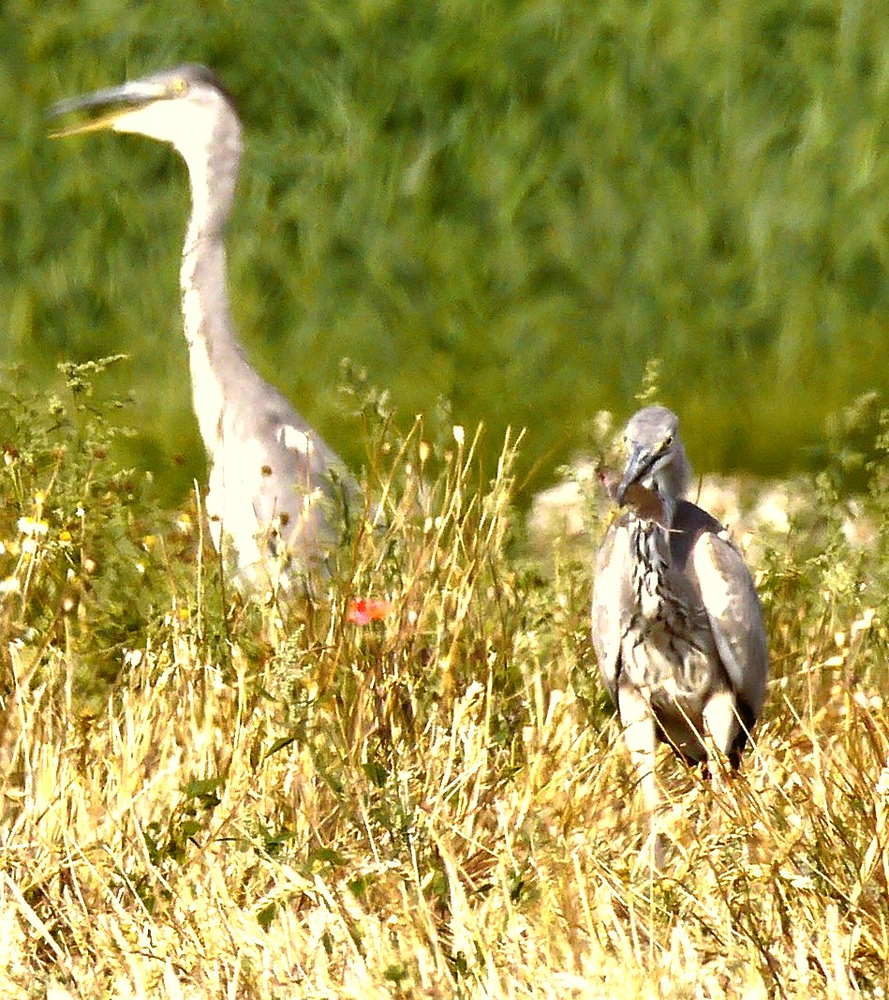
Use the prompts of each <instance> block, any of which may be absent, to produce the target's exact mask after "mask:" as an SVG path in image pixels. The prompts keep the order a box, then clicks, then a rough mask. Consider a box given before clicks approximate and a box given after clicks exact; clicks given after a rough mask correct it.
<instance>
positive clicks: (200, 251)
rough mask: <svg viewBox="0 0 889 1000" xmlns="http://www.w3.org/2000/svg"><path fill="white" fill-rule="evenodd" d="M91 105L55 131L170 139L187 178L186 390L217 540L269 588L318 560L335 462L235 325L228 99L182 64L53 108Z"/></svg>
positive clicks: (233, 116) (236, 129)
mask: <svg viewBox="0 0 889 1000" xmlns="http://www.w3.org/2000/svg"><path fill="white" fill-rule="evenodd" d="M80 110H87V111H89V112H90V113H91V114H92V115H93V117H91V118H90V119H89V120H87V121H85V122H82V123H79V124H75V125H73V126H71V127H69V128H66V129H62V130H60V131H59V132H57V133H56V134H57V135H73V134H76V133H81V132H91V131H97V130H100V129H112V130H114V131H116V132H131V133H136V134H139V135H144V136H148V137H149V138H152V139H158V140H160V141H162V142H166V143H169V144H170V145H172V146H173V147H174V148H175V149H176V150H177V151H178V152H179V154H180V155H181V156H182V158H183V159H184V160H185V163H186V165H187V167H188V174H189V179H190V183H191V218H190V220H189V223H188V227H187V231H186V236H185V244H184V247H183V250H182V266H181V271H180V283H181V292H182V315H183V319H184V327H185V339H186V341H187V343H188V353H189V361H190V371H191V384H192V398H193V403H194V411H195V415H196V416H197V421H198V425H199V428H200V433H201V437H202V438H203V441H204V445H205V447H206V450H207V456H208V461H209V466H210V472H209V491H208V494H207V498H206V512H207V516H208V520H209V523H210V529H211V534H212V538H213V542H214V544H215V546H216V548H217V550H219V551H220V552H222V553H224V554H225V555H226V557H227V558H232V557H233V561H234V563H235V565H236V567H237V570H238V577H237V578H238V580H239V581H241V582H247V581H250V582H251V583H252V584H254V585H260V584H262V583H267V584H271V585H272V586H273V587H275V586H277V585H279V584H281V585H287V584H289V583H292V582H293V577H294V576H297V575H300V574H303V573H305V572H307V571H308V570H309V569H311V568H312V567H313V566H317V565H323V563H324V562H325V559H326V555H327V553H328V551H329V549H330V547H331V545H332V543H333V542H334V541H335V535H336V532H335V522H336V518H335V516H334V513H333V508H334V507H335V506H336V503H335V500H334V497H335V495H336V493H337V489H336V486H337V483H339V485H340V486H342V487H344V491H345V492H346V493H349V492H353V491H354V488H355V487H354V484H353V483H352V481H351V480H350V479H349V477H348V474H347V473H346V472H345V471H344V470H343V466H342V463H341V462H340V461H339V459H338V458H337V456H336V455H335V454H334V453H333V452H332V451H331V449H330V448H329V447H328V446H327V445H326V444H325V443H324V441H323V440H322V439H321V438H320V437H319V436H318V435H317V434H316V433H315V432H314V431H313V430H312V429H311V427H310V426H309V425H308V424H307V423H306V421H305V420H304V419H303V418H302V417H301V416H300V415H299V414H298V413H297V412H296V410H295V409H294V408H293V406H292V405H291V404H290V402H288V400H287V399H286V398H285V397H284V396H283V395H282V394H281V393H280V392H279V391H278V390H277V389H276V388H274V387H273V386H271V385H269V383H268V382H266V381H265V380H263V379H262V378H261V377H260V376H259V374H258V373H257V372H256V371H255V370H254V369H253V367H252V366H251V365H250V363H249V361H248V360H247V358H246V356H245V353H244V349H243V347H242V345H241V343H240V341H239V339H238V336H237V334H236V332H235V328H234V325H233V323H232V318H231V313H230V308H229V297H228V291H227V285H226V258H225V246H224V242H223V235H224V229H225V224H226V220H227V219H228V216H229V212H230V209H231V205H232V200H233V197H234V191H235V183H236V180H237V175H238V166H239V163H240V158H241V122H240V120H239V118H238V115H237V112H236V110H235V106H234V103H233V101H232V99H231V97H230V96H229V95H228V93H227V92H226V90H225V89H224V87H223V86H222V84H221V83H220V81H219V80H218V79H217V78H216V76H215V75H214V74H213V73H212V72H211V71H210V70H208V69H207V68H206V67H204V66H200V65H197V64H187V65H183V66H179V67H177V68H176V69H172V70H169V71H165V72H160V73H155V74H152V75H150V76H145V77H142V78H141V79H138V80H133V81H131V82H128V83H124V84H122V85H120V86H116V87H110V88H108V89H104V90H99V91H95V92H94V93H90V94H87V95H85V96H81V97H74V98H71V99H69V100H64V101H60V102H58V103H57V104H55V105H54V106H53V107H52V108H50V110H49V112H48V114H49V115H50V116H59V115H67V114H69V113H71V112H75V111H80Z"/></svg>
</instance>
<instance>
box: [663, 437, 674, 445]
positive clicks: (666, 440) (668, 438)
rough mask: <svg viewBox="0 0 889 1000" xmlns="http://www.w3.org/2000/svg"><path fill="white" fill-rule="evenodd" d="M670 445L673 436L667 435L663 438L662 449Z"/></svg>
mask: <svg viewBox="0 0 889 1000" xmlns="http://www.w3.org/2000/svg"><path fill="white" fill-rule="evenodd" d="M672 443H673V435H672V434H668V435H667V436H666V437H665V438H664V447H665V448H669V447H670V445H671V444H672Z"/></svg>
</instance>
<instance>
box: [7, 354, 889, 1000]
mask: <svg viewBox="0 0 889 1000" xmlns="http://www.w3.org/2000/svg"><path fill="white" fill-rule="evenodd" d="M92 375H93V372H92V371H89V372H86V373H84V370H83V369H82V368H77V369H75V368H70V369H68V370H67V372H66V386H65V389H64V391H61V392H60V394H59V396H58V398H54V399H52V400H50V401H49V402H50V405H49V407H47V406H46V401H45V400H35V399H33V398H31V399H30V401H29V400H28V399H25V398H24V397H19V398H18V399H17V400H16V404H17V411H16V412H17V413H19V414H20V419H19V423H18V424H17V426H16V428H13V429H12V430H10V431H9V433H10V435H11V436H10V437H8V438H7V439H6V440H7V443H5V444H4V445H3V453H4V458H5V461H4V463H3V465H2V471H0V475H2V476H3V477H4V478H3V486H4V502H5V505H4V507H3V512H4V514H3V516H4V520H3V525H2V530H3V535H2V539H0V540H2V551H0V575H2V581H0V590H2V594H0V600H2V615H0V633H2V634H0V640H2V643H0V649H2V653H0V655H2V662H3V673H2V703H0V711H2V728H0V795H2V815H0V859H2V865H0V928H2V933H0V995H2V996H9V997H44V996H46V997H53V998H56V1000H60V998H67V997H151V998H158V997H170V998H192V997H214V998H220V997H228V998H245V1000H246V998H254V997H255V998H275V997H280V998H287V997H313V998H327V997H330V998H350V997H356V998H357V997H360V998H362V1000H370V998H373V997H424V998H427V997H467V998H468V997H486V998H487V997H492V998H497V997H510V998H512V997H554V998H555V997H558V998H569V997H578V998H580V997H583V998H590V997H593V998H595V997H603V998H604V997H617V998H621V997H640V998H648V997H651V998H655V997H657V998H680V997H681V998H685V997H745V998H747V997H751V998H756V997H767V996H768V997H771V996H776V997H786V998H797V997H799V998H802V997H806V998H811V997H848V996H855V995H863V996H873V997H880V996H884V995H885V991H886V989H887V986H889V971H887V969H889V905H887V904H889V893H887V886H889V845H887V839H889V762H887V754H889V725H887V722H886V718H885V711H884V699H885V697H886V669H885V664H884V658H885V656H884V654H885V649H886V638H887V632H886V626H885V624H884V623H885V622H886V620H887V617H886V616H887V614H889V599H887V598H889V586H887V583H889V573H887V570H886V565H887V562H886V548H887V531H886V528H885V527H884V525H885V523H886V518H885V516H884V515H885V510H886V507H887V505H889V487H887V477H886V474H885V473H884V472H883V470H882V463H881V462H876V463H874V464H873V465H872V466H867V465H865V464H864V460H863V458H862V453H861V452H859V451H857V450H856V449H855V448H854V447H852V445H851V444H850V442H852V441H854V440H857V438H856V434H857V432H858V431H859V430H860V428H861V426H862V425H864V424H867V423H868V420H871V423H872V424H873V421H876V425H878V424H879V420H880V415H879V414H878V413H876V412H875V411H874V409H873V402H872V401H863V402H862V403H861V404H860V405H859V406H858V407H857V408H851V409H850V410H849V411H848V412H847V413H846V414H844V415H842V416H841V419H840V420H839V422H838V424H837V426H836V433H835V434H834V438H833V445H832V447H833V451H832V455H831V456H830V457H829V460H828V461H827V462H826V464H825V471H824V472H823V474H822V475H821V476H820V477H819V478H818V480H817V481H813V482H802V481H801V482H799V483H796V484H793V486H792V487H791V491H792V493H793V494H794V498H795V499H796V500H797V501H798V502H797V503H795V504H794V505H793V507H794V509H793V512H792V513H791V514H790V516H789V518H788V520H787V522H786V523H785V524H781V525H780V526H778V527H774V526H773V527H771V528H769V527H762V528H760V529H755V530H756V531H758V534H756V536H755V541H756V546H755V548H751V552H754V553H755V558H756V574H757V581H758V584H759V587H760V591H761V594H762V597H763V603H764V607H765V611H766V615H767V619H768V626H769V633H770V639H771V649H772V664H773V675H772V681H771V684H770V689H769V699H768V705H767V709H766V712H765V715H764V718H763V720H762V722H761V725H760V726H759V727H758V729H757V731H756V741H755V746H754V748H753V750H752V751H751V752H749V753H748V754H747V756H746V760H745V767H744V770H743V773H742V775H741V776H740V777H739V778H738V779H737V780H735V781H733V782H731V783H730V785H729V787H728V789H727V790H726V791H725V793H724V794H721V795H720V797H719V799H718V801H715V802H714V801H713V794H712V791H711V789H710V787H709V786H708V785H707V784H706V782H705V781H704V780H703V779H702V778H701V776H700V775H698V774H697V773H694V772H690V771H688V770H686V769H685V768H683V767H682V766H681V765H679V764H678V763H676V762H673V761H672V760H671V758H670V756H669V753H668V752H666V751H665V756H664V758H663V761H662V765H663V767H662V771H661V774H662V776H663V783H664V787H665V790H666V793H667V794H668V795H669V797H670V799H671V801H672V813H671V820H670V825H671V830H672V835H673V838H674V842H673V846H672V850H671V857H670V861H669V864H668V866H667V869H666V870H665V871H664V872H663V874H662V875H661V876H657V877H656V876H653V875H652V873H651V872H650V871H649V870H647V869H646V867H645V866H644V865H643V864H640V863H639V857H640V852H639V848H640V840H641V833H642V829H643V824H642V818H641V816H640V813H639V804H638V802H637V796H636V795H635V794H634V789H633V782H632V775H631V774H630V772H629V770H628V763H627V759H626V757H625V754H624V752H623V749H622V746H621V743H620V740H619V738H618V737H619V733H618V730H617V727H616V725H615V723H614V721H613V718H612V712H611V709H610V706H609V705H608V703H607V702H606V700H605V699H604V697H603V695H602V693H601V690H600V686H599V683H598V679H597V676H596V668H595V663H594V660H593V657H592V652H591V649H590V643H589V637H588V599H589V583H590V580H589V562H590V559H589V557H588V551H589V550H591V549H592V546H593V545H594V544H595V540H596V538H597V537H598V536H599V535H600V533H601V531H602V529H603V527H604V525H605V523H606V521H607V518H608V516H609V512H608V511H607V510H605V509H604V507H603V505H602V504H601V501H600V500H599V498H597V497H596V496H595V495H594V494H593V493H591V494H590V495H589V496H588V497H587V498H586V505H585V507H584V512H583V517H584V518H585V519H586V524H587V525H588V529H589V541H588V545H589V550H587V551H586V552H585V551H583V549H582V548H581V550H580V552H579V555H575V554H574V552H573V551H569V550H568V549H566V548H564V547H563V546H562V545H561V542H560V540H559V539H558V538H554V539H553V541H552V549H551V551H550V553H549V558H548V565H547V571H546V572H545V573H544V572H542V571H541V569H540V566H539V565H538V561H537V559H536V558H531V557H529V556H528V555H526V554H525V555H523V554H522V553H523V551H527V549H526V547H523V544H522V541H523V540H522V537H521V535H522V530H521V518H519V517H518V516H517V515H516V514H515V513H514V511H513V510H512V508H511V505H510V496H511V489H512V485H513V484H512V482H511V470H512V463H513V460H514V456H515V451H516V448H517V447H520V442H516V441H514V440H513V441H507V442H506V444H505V446H504V449H503V454H502V458H501V462H500V466H499V468H498V469H497V470H496V474H494V475H493V477H491V476H484V475H482V474H481V473H480V472H479V466H478V463H477V460H476V457H475V438H474V437H473V435H472V434H463V433H462V432H460V431H459V430H458V432H457V433H456V435H452V436H448V437H446V438H445V439H442V440H438V441H435V440H432V441H429V440H426V438H425V436H424V431H423V427H422V425H421V424H419V423H417V424H416V425H415V426H414V427H413V428H412V429H410V430H409V431H408V432H407V433H405V434H402V435H399V434H398V433H397V432H396V431H395V430H394V429H393V428H392V426H391V425H390V424H389V423H388V422H387V421H386V420H385V419H381V420H380V421H379V423H378V424H376V425H372V422H370V423H369V424H368V426H369V427H370V430H369V431H368V465H367V468H368V473H367V479H368V488H369V493H370V494H371V495H373V496H374V497H375V498H377V499H379V498H380V497H382V498H383V503H384V507H385V509H386V515H387V527H386V528H385V529H384V530H383V529H378V530H376V531H374V530H371V528H370V525H369V523H368V521H369V519H368V518H365V519H360V518H359V519H358V521H357V522H356V523H353V525H352V527H351V530H350V533H349V537H348V539H347V540H345V541H344V545H343V549H342V552H341V554H340V565H339V569H338V571H337V572H336V573H335V575H334V576H333V578H332V579H331V580H330V581H329V582H328V583H327V584H326V585H325V587H324V591H323V593H320V594H319V596H318V599H317V600H314V601H308V600H299V601H290V602H288V603H287V604H283V603H280V602H277V603H276V602H275V601H273V600H265V601H259V602H252V601H248V602H244V601H243V600H241V599H240V598H238V596H237V595H235V594H233V593H231V592H230V591H229V590H228V589H227V588H226V587H225V586H224V585H223V584H222V583H221V576H220V573H219V567H218V566H217V565H216V560H215V559H214V557H213V554H212V552H211V550H210V549H209V546H208V545H207V544H206V543H205V541H204V539H203V536H202V532H201V530H200V520H199V517H198V513H197V511H193V512H191V514H190V515H180V517H179V518H178V521H176V520H173V519H167V520H165V518H164V516H163V515H162V514H160V513H159V512H158V511H157V510H156V509H155V508H154V507H153V506H152V503H151V502H150V499H146V490H147V485H146V484H145V483H144V481H143V480H142V479H141V478H140V477H139V476H138V475H137V474H135V473H133V472H127V471H125V470H120V469H117V468H115V467H114V465H113V463H112V462H111V461H110V459H109V458H108V457H107V456H108V452H107V441H106V439H105V438H106V437H107V435H108V433H109V431H108V427H109V425H110V424H111V423H112V420H111V418H110V417H109V415H108V406H106V405H105V404H103V403H101V402H100V401H98V400H97V398H96V397H95V396H94V395H93V394H92V390H91V382H90V379H91V378H92ZM109 405H110V404H109ZM112 409H113V407H112ZM876 425H874V426H876ZM875 433H876V434H877V435H878V434H879V431H877V432H875ZM871 444H874V441H871ZM875 446H876V448H877V450H878V452H879V451H880V449H882V451H883V452H885V442H883V441H882V439H880V438H879V437H878V438H877V440H876V442H875ZM853 473H854V474H855V475H864V476H865V480H866V488H865V489H864V491H863V492H862V493H861V495H860V496H859V497H858V499H857V500H856V504H857V506H855V508H854V512H855V516H856V521H857V523H861V524H866V525H870V526H871V529H870V533H869V534H868V535H867V536H866V543H864V544H862V542H861V537H860V536H859V535H858V534H856V533H854V532H850V531H849V527H848V519H849V512H850V509H852V508H850V505H849V502H848V501H847V500H846V499H844V493H843V490H842V483H843V482H844V477H848V476H850V475H852V474H853ZM368 509H369V510H370V509H371V508H370V507H369V508H368ZM742 540H744V539H742ZM747 540H750V541H752V540H754V536H753V535H751V537H750V539H747ZM356 597H370V598H374V599H377V600H380V601H387V602H391V608H389V607H386V606H380V608H379V609H378V610H379V616H378V619H379V620H369V621H366V622H364V624H361V623H358V622H356V621H353V620H350V619H351V618H354V615H352V616H350V614H349V609H350V607H353V605H352V601H353V599H354V598H356ZM370 617H371V618H372V619H373V618H374V616H373V615H371V616H370ZM714 813H715V815H716V817H717V820H716V822H714V821H713V815H714Z"/></svg>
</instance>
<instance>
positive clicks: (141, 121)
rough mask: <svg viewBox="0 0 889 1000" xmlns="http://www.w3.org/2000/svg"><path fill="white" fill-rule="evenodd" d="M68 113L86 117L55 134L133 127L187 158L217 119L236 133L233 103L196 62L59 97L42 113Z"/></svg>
mask: <svg viewBox="0 0 889 1000" xmlns="http://www.w3.org/2000/svg"><path fill="white" fill-rule="evenodd" d="M73 112H85V113H86V114H87V117H86V119H85V120H82V121H79V122H76V123H74V124H72V125H69V126H67V127H64V128H61V129H59V130H57V131H56V132H54V133H53V135H54V136H56V137H60V136H68V135H77V134H79V133H81V132H97V131H100V130H103V129H113V130H114V131H116V132H133V133H136V134H138V135H145V136H148V137H149V138H152V139H158V140H160V141H161V142H168V143H170V144H171V145H173V146H175V147H176V149H178V150H179V152H180V153H182V155H183V156H184V157H185V158H186V160H188V159H189V157H190V154H192V153H193V152H195V151H206V150H207V149H208V148H209V147H210V145H211V143H212V142H213V139H214V136H215V135H216V133H217V130H218V128H219V125H220V122H225V123H226V124H228V125H229V128H230V129H233V130H234V135H235V138H236V140H239V137H240V126H239V124H238V118H237V114H236V113H235V109H234V102H233V101H232V99H231V97H230V96H229V95H228V93H227V92H226V90H225V88H224V87H223V86H222V84H221V83H220V82H219V80H218V79H217V78H216V76H215V75H214V74H213V73H212V72H211V71H210V70H208V69H207V68H206V67H205V66H200V65H198V64H196V63H188V64H186V65H184V66H179V67H177V68H176V69H172V70H166V71H164V72H161V73H153V74H151V75H150V76H144V77H141V78H140V79H138V80H131V81H129V82H128V83H123V84H121V85H120V86H117V87H108V88H106V89H104V90H97V91H94V92H93V93H91V94H84V95H82V96H80V97H72V98H68V99H67V100H64V101H59V102H58V103H57V104H54V105H53V106H52V107H51V108H50V109H49V111H48V112H47V115H48V116H49V117H51V118H56V117H59V116H61V115H69V114H71V113H73Z"/></svg>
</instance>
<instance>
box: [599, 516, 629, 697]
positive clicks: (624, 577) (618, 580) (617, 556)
mask: <svg viewBox="0 0 889 1000" xmlns="http://www.w3.org/2000/svg"><path fill="white" fill-rule="evenodd" d="M630 580H631V577H630V532H629V531H628V529H627V526H626V523H625V522H624V521H623V520H621V521H618V522H616V523H615V524H613V525H612V526H611V527H610V528H609V529H608V532H607V534H606V535H605V538H604V540H603V541H602V544H601V546H600V547H599V553H598V555H597V556H596V572H595V578H594V580H593V608H592V633H593V648H594V649H595V651H596V659H597V660H598V663H599V673H600V674H601V675H602V681H603V682H604V684H605V687H606V688H607V689H608V693H609V694H610V695H611V697H612V699H613V700H614V702H615V704H616V703H617V680H618V674H619V672H620V642H621V637H622V634H623V627H624V625H623V621H624V618H625V617H626V614H627V613H628V612H627V608H628V599H627V595H628V593H629V590H630Z"/></svg>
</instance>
